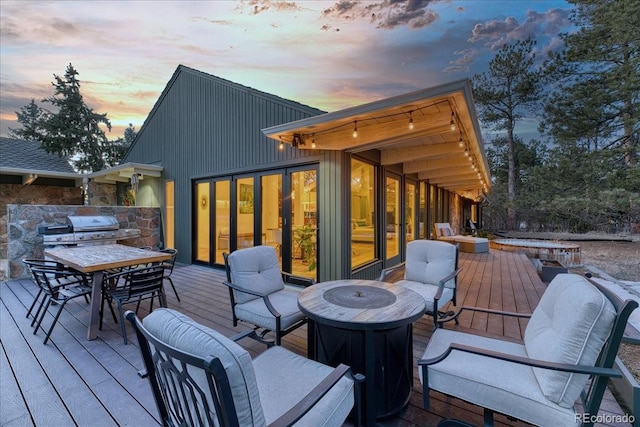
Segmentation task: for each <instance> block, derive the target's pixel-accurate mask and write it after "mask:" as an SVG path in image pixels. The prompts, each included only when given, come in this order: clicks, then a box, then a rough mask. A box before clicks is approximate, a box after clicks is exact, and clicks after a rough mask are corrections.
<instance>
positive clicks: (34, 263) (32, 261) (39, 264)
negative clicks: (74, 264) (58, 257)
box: [22, 258, 66, 326]
mask: <svg viewBox="0 0 640 427" xmlns="http://www.w3.org/2000/svg"><path fill="white" fill-rule="evenodd" d="M22 263H23V264H24V265H26V266H27V268H28V269H29V272H31V275H32V276H33V272H32V271H31V268H32V267H36V268H47V269H50V270H51V273H50V274H49V276H50V277H51V276H52V277H55V276H56V272H60V271H64V270H66V267H65V266H64V265H63V264H61V263H59V262H57V261H51V260H45V259H37V258H27V259H23V260H22ZM34 280H35V277H34ZM36 283H37V281H36ZM60 285H61V286H63V283H60ZM40 297H42V299H41V298H40ZM45 300H46V297H45V296H44V295H43V288H42V287H41V286H38V293H37V294H36V296H35V298H34V299H33V302H32V303H31V305H30V306H29V309H28V310H27V316H26V317H27V318H28V317H29V316H30V315H31V312H32V311H33V309H34V308H35V306H36V304H37V303H38V302H40V304H39V305H38V310H37V312H36V314H35V315H34V316H33V322H31V326H33V325H34V324H35V322H36V319H37V317H38V313H40V309H41V308H42V306H43V305H44V303H45Z"/></svg>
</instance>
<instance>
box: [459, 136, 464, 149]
mask: <svg viewBox="0 0 640 427" xmlns="http://www.w3.org/2000/svg"><path fill="white" fill-rule="evenodd" d="M458 147H460V148H462V147H464V141H463V140H462V136H460V139H459V140H458Z"/></svg>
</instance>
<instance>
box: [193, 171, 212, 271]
mask: <svg viewBox="0 0 640 427" xmlns="http://www.w3.org/2000/svg"><path fill="white" fill-rule="evenodd" d="M210 188H211V186H210V185H209V182H208V181H207V182H200V183H198V184H196V204H197V206H196V239H195V240H196V241H195V259H196V261H201V262H205V263H208V262H209V260H210V250H211V246H210V244H209V239H210V236H211V228H210V226H209V219H210V214H211V210H210V209H211V203H209V201H210V199H209V198H210V195H211V190H210Z"/></svg>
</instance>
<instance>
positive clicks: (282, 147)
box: [278, 139, 284, 150]
mask: <svg viewBox="0 0 640 427" xmlns="http://www.w3.org/2000/svg"><path fill="white" fill-rule="evenodd" d="M278 148H279V149H280V150H284V141H283V140H282V139H280V145H279V146H278Z"/></svg>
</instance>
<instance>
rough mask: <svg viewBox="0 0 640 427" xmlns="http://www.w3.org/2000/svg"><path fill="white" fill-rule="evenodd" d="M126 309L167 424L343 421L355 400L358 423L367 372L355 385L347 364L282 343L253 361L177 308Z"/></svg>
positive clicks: (259, 426)
mask: <svg viewBox="0 0 640 427" xmlns="http://www.w3.org/2000/svg"><path fill="white" fill-rule="evenodd" d="M126 316H127V319H128V320H129V321H130V322H131V323H132V324H133V326H134V329H135V332H136V335H137V337H138V342H139V344H140V351H141V353H142V359H143V361H144V365H145V368H146V371H147V373H148V375H147V377H148V379H149V382H150V384H151V389H152V391H153V397H154V399H155V401H156V405H157V408H158V411H159V413H160V418H161V420H162V425H164V426H178V425H190V426H256V427H262V426H267V425H269V426H288V425H293V424H296V425H298V426H341V425H343V423H344V421H345V419H346V418H347V416H348V415H349V413H350V411H351V410H352V408H354V405H355V408H356V410H355V412H356V416H357V418H356V423H357V425H359V424H360V419H359V415H360V385H361V383H362V381H363V380H364V377H362V376H361V375H358V376H357V381H358V382H357V384H356V382H354V379H353V377H352V376H351V373H350V369H349V367H347V366H345V365H339V366H338V367H337V368H331V367H329V366H326V365H323V364H321V363H318V362H315V361H313V360H309V359H306V358H304V357H302V356H299V355H297V354H295V353H293V352H291V351H289V350H287V349H285V348H282V347H279V346H278V347H271V348H269V349H267V350H266V351H264V352H263V353H261V354H260V355H258V356H257V357H256V358H255V359H253V360H251V356H250V355H249V353H248V352H247V351H246V350H244V349H243V348H242V347H240V346H239V345H238V344H236V343H235V342H234V340H233V339H230V338H227V337H225V336H224V335H222V334H220V333H219V332H217V331H215V330H213V329H210V328H208V327H206V326H204V325H201V324H199V323H197V322H195V321H194V320H192V319H191V318H189V317H187V316H186V315H184V314H182V313H179V312H177V311H175V310H171V309H162V308H160V309H157V310H154V311H153V312H152V313H151V314H149V315H148V316H147V317H145V318H144V320H142V321H140V319H138V318H137V316H136V315H135V313H133V312H132V311H127V314H126ZM242 336H244V335H241V336H240V337H242ZM240 337H236V338H240Z"/></svg>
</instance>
